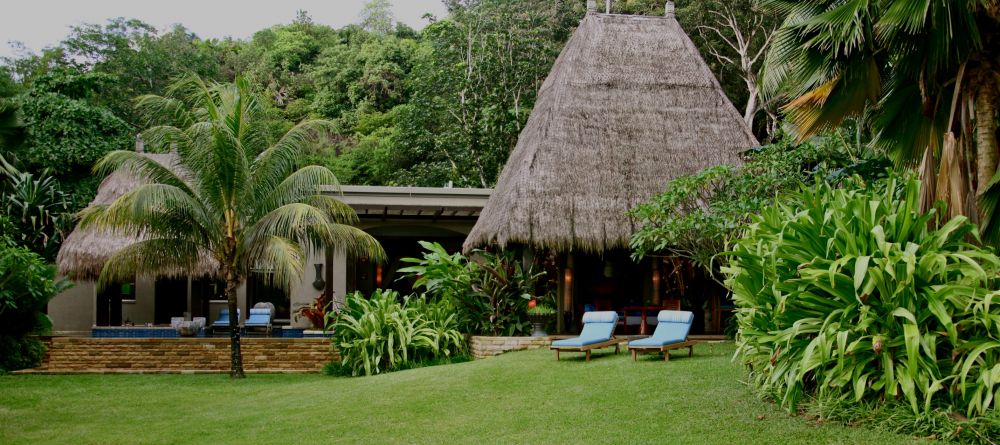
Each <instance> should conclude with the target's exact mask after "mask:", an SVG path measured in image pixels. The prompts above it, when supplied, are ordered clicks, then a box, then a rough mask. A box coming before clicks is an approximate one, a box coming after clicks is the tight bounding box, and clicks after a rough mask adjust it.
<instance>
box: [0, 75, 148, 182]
mask: <svg viewBox="0 0 1000 445" xmlns="http://www.w3.org/2000/svg"><path fill="white" fill-rule="evenodd" d="M106 81H107V78H106V76H101V75H94V74H86V73H79V72H74V71H72V70H57V71H54V72H53V73H51V74H46V75H44V76H41V77H39V78H37V79H36V80H35V82H34V86H33V87H32V88H31V89H29V90H28V91H26V92H25V93H23V94H21V95H20V96H18V97H17V98H16V99H15V100H16V102H17V104H18V107H19V110H20V111H19V112H20V117H21V119H22V120H23V122H24V128H25V138H24V141H23V143H22V144H20V145H19V146H17V147H15V148H14V149H13V150H10V151H9V152H8V153H9V154H12V155H14V158H15V159H16V160H17V162H19V163H21V164H23V165H24V166H25V167H27V168H28V169H29V170H32V171H35V170H44V169H48V170H49V171H51V172H52V173H53V174H55V175H56V176H58V177H59V178H68V179H76V178H79V177H80V176H84V175H86V174H87V173H88V172H89V170H90V167H91V166H92V165H93V164H94V162H96V161H97V160H98V159H100V158H101V156H104V155H105V154H107V153H108V152H110V151H112V150H120V149H125V148H129V147H131V146H132V143H133V131H132V129H131V128H130V127H129V125H128V124H126V123H125V122H124V121H122V120H121V119H119V118H118V117H116V116H115V115H114V114H113V113H112V112H111V111H109V110H108V109H106V108H103V107H100V106H97V105H94V104H92V103H91V102H90V101H89V99H88V98H89V97H91V96H92V95H94V94H96V91H100V89H101V87H102V85H103V84H104V83H105V82H106Z"/></svg>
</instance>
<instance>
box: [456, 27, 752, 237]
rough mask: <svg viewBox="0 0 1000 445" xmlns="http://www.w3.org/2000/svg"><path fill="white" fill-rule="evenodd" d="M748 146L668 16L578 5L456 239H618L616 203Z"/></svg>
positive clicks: (736, 155) (731, 158) (621, 231)
mask: <svg viewBox="0 0 1000 445" xmlns="http://www.w3.org/2000/svg"><path fill="white" fill-rule="evenodd" d="M756 145H758V142H757V140H756V139H755V138H754V136H753V133H752V132H751V131H750V129H749V128H748V127H747V125H746V124H745V122H744V121H743V118H742V115H741V114H740V113H739V112H738V111H737V110H736V108H735V107H734V106H733V104H732V103H731V102H730V101H729V99H728V98H727V97H726V96H725V93H724V92H723V91H722V88H721V87H720V85H719V82H718V80H716V78H715V76H714V75H713V74H712V72H711V71H710V70H709V68H708V65H707V64H706V63H705V61H704V60H703V59H702V57H701V54H700V53H699V52H698V50H697V48H696V47H695V46H694V43H693V42H692V41H691V39H690V38H688V36H687V34H686V33H685V32H684V30H683V29H682V28H681V26H680V24H679V23H678V22H677V20H675V19H674V18H672V17H644V16H626V15H617V14H595V13H589V14H587V16H586V17H585V18H584V19H583V21H581V23H580V27H579V28H577V30H576V31H575V32H574V33H573V35H572V37H571V38H570V39H569V41H568V42H567V43H566V46H565V47H564V48H563V51H562V53H560V55H559V57H558V58H557V59H556V62H555V64H554V65H553V67H552V71H551V72H550V73H549V76H548V78H547V79H546V80H545V82H544V83H543V84H542V87H541V89H540V90H539V94H538V99H537V101H536V104H535V108H534V110H533V111H532V113H531V115H530V117H529V118H528V122H527V124H526V125H525V127H524V129H523V130H522V131H521V135H520V137H519V139H518V143H517V145H516V147H515V148H514V151H513V152H512V154H511V156H510V159H509V160H508V161H507V165H506V166H505V167H504V169H503V172H502V173H501V175H500V178H499V181H498V182H497V186H496V189H495V191H494V193H493V195H492V196H491V198H490V200H489V201H488V203H487V204H486V207H485V208H484V209H483V212H482V214H481V216H480V218H479V220H478V221H477V223H476V225H475V227H474V228H473V230H472V232H471V233H470V234H469V236H468V238H466V242H465V246H464V247H465V249H466V250H467V251H468V250H470V249H472V248H475V247H477V246H482V245H486V244H490V243H493V242H495V243H497V244H499V245H500V246H501V247H503V246H506V245H507V244H523V245H529V246H532V247H535V248H540V249H546V248H548V249H555V250H558V251H574V250H576V251H585V252H595V253H601V252H604V251H607V250H610V249H617V248H627V247H628V241H629V238H630V237H631V235H632V234H633V233H634V232H635V230H636V228H637V227H636V223H635V221H634V220H633V219H631V218H629V217H627V216H626V212H628V211H629V210H630V209H632V208H634V207H635V206H636V205H638V204H640V203H642V202H645V201H646V200H648V199H649V198H650V197H652V196H653V195H654V194H656V193H659V192H662V191H663V188H664V187H665V185H666V183H667V182H668V181H669V180H671V179H673V178H676V177H678V176H682V175H687V174H692V173H695V172H697V171H699V170H701V169H704V168H707V167H710V166H714V165H721V164H729V165H737V164H739V163H740V162H741V160H740V153H741V152H743V151H744V150H746V149H748V148H750V147H753V146H756Z"/></svg>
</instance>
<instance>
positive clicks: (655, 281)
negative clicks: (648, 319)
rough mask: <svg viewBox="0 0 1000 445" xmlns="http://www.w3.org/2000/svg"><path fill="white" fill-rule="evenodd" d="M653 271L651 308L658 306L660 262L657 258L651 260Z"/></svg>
mask: <svg viewBox="0 0 1000 445" xmlns="http://www.w3.org/2000/svg"><path fill="white" fill-rule="evenodd" d="M650 263H652V269H653V276H652V280H653V298H652V300H653V306H659V305H660V260H659V259H658V258H653V259H652V261H650Z"/></svg>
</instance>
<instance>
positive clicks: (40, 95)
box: [0, 0, 776, 209]
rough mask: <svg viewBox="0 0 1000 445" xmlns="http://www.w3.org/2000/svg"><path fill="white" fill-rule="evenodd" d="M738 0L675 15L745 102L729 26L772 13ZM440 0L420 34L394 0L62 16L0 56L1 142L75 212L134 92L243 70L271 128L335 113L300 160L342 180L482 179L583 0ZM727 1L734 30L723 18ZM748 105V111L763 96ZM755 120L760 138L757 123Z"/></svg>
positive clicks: (639, 2)
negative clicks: (83, 18)
mask: <svg viewBox="0 0 1000 445" xmlns="http://www.w3.org/2000/svg"><path fill="white" fill-rule="evenodd" d="M662 3H663V2H662V1H652V0H632V1H620V2H615V9H616V12H623V13H643V14H649V15H662V14H663V5H662ZM689 3H690V4H689ZM740 3H746V4H745V5H730V4H728V3H727V5H728V6H729V8H732V10H729V9H727V8H726V7H724V6H723V5H722V4H721V3H712V2H697V3H695V2H680V5H679V9H678V16H679V19H680V22H681V23H682V24H683V25H684V26H685V28H686V29H687V31H688V33H689V34H690V35H691V36H692V38H693V39H694V40H695V41H696V44H697V45H698V46H700V47H701V50H702V53H703V54H705V58H706V60H707V61H708V62H709V64H710V65H711V66H712V69H713V70H714V71H715V72H716V75H717V76H718V77H719V78H720V81H721V82H722V83H723V85H724V88H725V89H726V92H727V94H729V95H730V97H731V99H732V100H733V102H734V103H735V104H736V106H737V108H740V110H741V112H743V111H744V109H745V105H746V104H747V102H748V96H749V95H748V91H750V90H749V89H748V88H747V86H746V85H747V83H746V81H745V78H746V76H744V75H743V72H744V71H746V72H749V73H752V72H754V71H755V69H750V70H741V69H740V66H741V64H740V62H739V60H740V53H739V50H740V48H738V47H737V46H736V45H732V44H731V43H733V42H736V41H737V40H743V39H736V38H735V37H736V34H734V33H735V32H740V33H742V34H745V35H747V36H749V37H750V39H749V41H748V46H750V47H751V48H749V49H748V50H749V51H750V54H749V55H750V56H752V55H753V54H752V51H756V50H758V49H759V48H760V47H761V46H762V44H763V43H764V37H763V36H764V35H765V34H766V33H764V32H757V33H756V35H752V34H751V33H750V31H753V30H755V29H757V28H760V29H761V30H763V29H764V28H763V27H765V26H770V27H771V28H773V27H774V25H775V24H776V23H775V22H774V20H773V19H766V18H765V19H764V20H762V19H761V18H760V16H756V17H755V16H752V15H751V14H750V11H751V10H752V9H753V8H751V2H750V1H742V2H740ZM445 4H446V6H447V10H448V14H447V16H446V17H433V16H427V17H426V20H427V22H428V24H427V26H426V27H425V28H423V29H422V30H420V31H419V32H418V31H416V30H414V29H412V28H410V27H408V26H407V25H405V24H402V23H397V22H396V21H394V19H393V17H392V15H391V11H390V6H391V5H390V2H389V0H373V1H371V2H369V3H368V4H367V5H366V8H365V10H364V11H363V12H362V15H361V16H360V17H358V20H357V24H355V25H350V26H346V27H343V28H340V29H333V28H331V27H329V26H326V25H323V24H321V23H315V22H313V20H312V19H311V18H310V16H309V14H308V12H306V11H300V12H299V13H298V16H297V17H295V18H294V20H292V21H291V23H287V24H279V25H274V26H272V27H270V28H267V29H262V30H260V31H258V32H256V33H255V34H254V35H253V36H252V38H250V39H248V40H235V39H225V40H203V39H200V38H199V37H198V36H197V35H195V34H193V33H192V32H190V31H189V30H187V29H185V28H184V26H183V25H182V24H177V25H175V26H174V27H173V28H171V29H166V30H158V29H156V28H154V27H152V26H150V25H148V24H146V23H143V22H141V21H138V20H134V19H128V18H121V17H120V18H115V19H111V20H108V21H107V22H106V23H96V24H85V25H81V26H77V27H73V28H72V29H71V30H70V32H69V34H68V35H67V36H66V38H65V40H63V41H62V42H61V43H60V44H58V45H56V46H54V47H50V48H46V49H44V50H43V51H42V52H41V53H40V54H34V53H24V54H22V55H20V56H19V57H16V58H8V59H5V60H3V62H2V65H0V154H2V155H3V156H4V158H5V159H6V160H7V161H8V162H10V163H12V164H13V166H16V167H17V168H19V169H20V170H21V171H26V172H31V173H32V174H34V175H36V176H35V177H34V179H38V175H42V176H43V177H42V179H47V178H48V176H50V175H51V176H52V177H54V178H55V180H57V181H58V184H59V188H60V189H61V190H57V191H55V192H58V193H57V194H59V193H62V192H65V194H64V195H60V196H59V197H58V199H56V201H59V202H60V203H64V202H63V201H66V202H68V205H69V206H70V207H71V209H79V208H82V207H83V206H85V205H86V204H87V203H88V202H89V201H90V199H91V198H92V197H93V193H94V192H95V190H96V186H97V184H98V183H99V181H100V178H97V177H94V176H93V175H92V174H91V172H90V169H91V166H92V165H93V164H94V162H95V161H96V160H98V159H99V158H100V157H101V156H102V155H104V154H105V153H107V152H108V151H111V150H114V149H121V148H128V147H132V146H133V144H135V138H136V134H137V133H138V131H139V129H141V128H145V126H146V125H147V124H148V123H149V122H147V121H146V120H145V117H144V116H143V115H142V114H140V113H139V112H138V111H137V110H136V109H135V108H134V107H133V105H134V99H135V98H136V97H138V96H140V95H143V94H157V95H160V94H164V93H165V90H166V88H167V87H168V85H170V83H171V81H172V80H173V79H176V78H178V77H179V76H181V75H184V74H187V73H192V72H193V73H195V74H198V75H199V76H201V77H202V78H205V79H207V80H218V81H232V80H233V78H234V77H235V76H236V75H237V74H242V75H243V76H244V77H246V78H248V79H250V80H251V82H252V84H253V87H254V88H256V89H257V90H258V92H259V93H263V96H264V97H267V98H269V99H270V100H269V101H268V103H267V107H268V108H269V116H270V118H269V119H268V121H267V125H268V130H269V133H271V134H273V135H280V134H283V133H284V132H285V131H287V130H288V129H289V128H291V127H292V126H293V125H294V124H295V123H297V122H300V121H301V120H303V119H306V118H324V119H330V120H333V121H334V122H335V123H336V131H335V132H334V134H332V135H329V136H323V137H322V138H319V137H317V138H316V140H315V141H313V143H312V144H311V147H312V148H311V149H310V150H309V152H308V154H306V155H304V157H303V159H301V163H302V164H303V165H307V164H319V165H325V166H327V167H329V168H330V169H331V170H333V171H334V172H335V173H336V174H337V176H338V178H339V179H340V181H341V182H342V183H349V184H361V185H413V186H436V187H440V186H448V185H451V186H455V187H490V186H492V185H493V184H494V183H495V181H496V179H497V176H498V175H499V173H500V171H501V169H502V168H503V164H504V162H505V161H506V159H507V156H508V154H509V153H510V151H511V150H512V149H513V147H514V145H515V143H516V142H517V136H518V134H519V133H520V130H521V127H522V126H523V125H524V124H525V122H526V120H527V118H528V114H529V113H530V111H531V109H532V107H533V105H534V101H535V95H536V92H537V90H538V88H539V87H540V85H541V83H542V82H543V81H544V79H545V76H546V75H547V74H548V71H549V69H550V67H551V65H552V63H553V62H554V61H555V58H556V57H557V56H558V54H559V52H560V50H561V49H562V46H563V44H564V43H565V41H566V39H567V38H568V37H569V36H570V34H571V32H572V30H573V28H574V27H575V26H576V25H577V23H579V20H580V19H581V17H582V16H583V14H584V13H585V2H583V1H582V0H579V1H577V0H545V1H537V0H445ZM738 6H745V7H738ZM733 11H735V13H734V12H733ZM722 13H726V14H729V16H730V17H732V18H734V19H736V22H734V23H742V24H743V25H744V29H739V28H733V27H726V26H719V25H723V24H724V23H723V21H722V20H721V18H723V17H724V16H723V14H722ZM739 14H746V16H739ZM748 50H747V49H744V53H747V52H748ZM734 60H735V61H736V62H735V63H734V62H733V61H734ZM751 68H753V67H752V66H751ZM755 97H756V95H754V98H755ZM754 102H755V103H756V101H754ZM751 108H752V111H751V112H750V113H749V115H750V116H751V117H750V119H752V118H753V115H756V114H763V113H759V111H760V110H759V109H760V108H766V107H760V106H758V105H753V106H752V107H751ZM757 127H759V128H760V130H761V131H760V133H761V135H760V136H761V138H762V139H766V138H767V135H768V133H769V132H768V129H767V127H768V126H767V125H766V124H762V123H759V122H758V125H757ZM43 172H45V173H43ZM55 192H53V193H55ZM64 204H65V203H64Z"/></svg>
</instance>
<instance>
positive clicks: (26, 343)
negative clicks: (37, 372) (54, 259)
mask: <svg viewBox="0 0 1000 445" xmlns="http://www.w3.org/2000/svg"><path fill="white" fill-rule="evenodd" d="M68 287H69V283H68V282H67V281H66V280H57V279H56V269H55V267H54V266H50V265H49V264H48V263H47V262H46V261H45V260H44V259H42V258H41V257H40V256H38V255H37V254H35V253H33V252H31V251H30V250H28V249H26V248H23V247H14V246H9V245H6V244H5V243H0V372H3V371H12V370H15V369H21V368H27V367H33V366H37V365H38V363H39V362H40V360H41V358H42V356H43V355H44V353H45V349H44V347H42V346H41V343H39V342H38V340H36V339H32V338H29V337H28V336H29V335H37V334H45V333H47V332H48V331H49V329H51V328H52V323H51V322H50V321H49V318H48V317H47V316H46V315H45V314H44V312H43V311H44V310H45V307H46V305H47V304H48V302H49V300H51V299H52V297H54V296H56V294H58V293H59V292H61V291H63V290H65V289H66V288H68Z"/></svg>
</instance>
